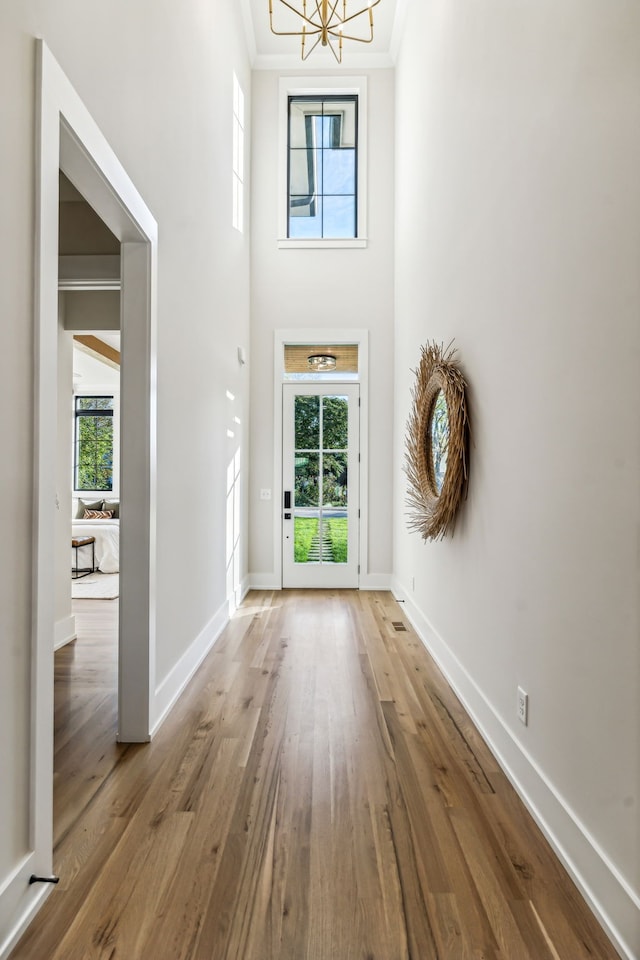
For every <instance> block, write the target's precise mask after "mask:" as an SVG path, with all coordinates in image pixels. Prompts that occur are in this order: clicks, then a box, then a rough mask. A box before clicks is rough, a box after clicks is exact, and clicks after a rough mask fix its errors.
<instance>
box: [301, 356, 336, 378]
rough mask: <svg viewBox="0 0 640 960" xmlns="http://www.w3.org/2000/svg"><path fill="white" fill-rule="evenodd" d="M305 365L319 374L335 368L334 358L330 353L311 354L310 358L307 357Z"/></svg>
mask: <svg viewBox="0 0 640 960" xmlns="http://www.w3.org/2000/svg"><path fill="white" fill-rule="evenodd" d="M307 363H308V364H309V366H310V367H311V369H312V370H315V371H319V372H320V373H322V372H324V371H325V370H335V368H336V358H335V357H334V356H333V354H332V353H312V354H311V356H310V357H307Z"/></svg>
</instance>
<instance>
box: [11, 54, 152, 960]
mask: <svg viewBox="0 0 640 960" xmlns="http://www.w3.org/2000/svg"><path fill="white" fill-rule="evenodd" d="M36 96H37V103H36V137H37V139H36V184H35V210H36V233H35V264H34V282H35V290H34V314H35V315H34V340H35V343H34V361H35V365H34V385H35V398H34V408H35V409H34V418H35V424H34V432H35V436H34V478H33V482H34V513H33V574H32V575H33V622H32V675H31V697H32V699H31V747H30V752H31V756H30V768H31V781H30V782H31V787H30V804H29V808H30V809H29V812H30V836H29V850H28V851H27V852H26V855H25V857H24V859H23V861H22V862H21V863H20V864H17V865H16V869H15V872H14V875H13V877H12V879H11V881H9V882H8V883H6V884H5V885H4V886H3V889H2V891H0V930H9V931H10V933H9V935H8V937H7V939H6V940H5V941H4V942H0V956H2V955H5V954H6V953H8V952H9V950H10V949H11V947H12V945H13V944H14V943H15V942H16V940H17V938H18V937H19V936H20V934H21V933H22V931H23V930H24V929H25V927H26V926H27V924H28V923H29V921H30V920H31V918H32V916H33V914H34V913H35V911H36V910H37V909H38V908H39V906H40V904H41V903H42V901H43V900H44V899H45V897H46V896H47V894H48V893H49V892H50V890H51V885H50V884H46V883H44V884H42V883H35V884H33V885H29V882H28V881H29V877H30V875H31V874H36V875H38V876H48V875H50V874H51V870H52V848H53V651H54V638H55V617H54V575H53V574H54V570H53V565H54V548H55V536H54V532H55V523H54V519H55V518H54V511H55V502H56V499H55V476H54V471H52V470H51V464H52V463H55V449H56V403H55V402H54V398H55V396H56V391H57V352H58V350H57V331H58V178H59V174H58V171H59V169H62V170H63V172H64V173H65V174H66V175H67V176H68V177H69V179H70V180H71V181H72V183H74V185H75V186H76V187H77V188H78V189H79V190H80V192H81V193H82V194H83V196H84V197H85V198H86V199H87V200H88V201H89V203H90V204H91V206H92V207H93V208H94V209H95V210H96V212H97V213H98V215H99V216H100V217H101V218H102V219H103V220H104V221H105V223H106V224H107V226H108V227H109V228H110V229H111V231H112V232H113V233H114V234H115V235H116V236H117V237H118V239H119V240H120V241H121V242H122V244H123V247H122V264H123V277H124V278H125V282H124V284H123V293H122V336H123V348H124V349H123V353H126V356H127V361H126V366H125V364H124V363H123V367H122V390H123V398H124V402H125V403H126V404H127V405H128V407H129V408H131V407H132V406H133V409H134V411H135V415H134V416H127V415H126V411H124V410H123V413H125V415H124V416H123V421H124V422H123V436H122V440H123V443H124V444H126V445H127V457H126V461H127V464H126V466H125V470H126V475H125V472H124V471H123V477H122V492H123V494H124V496H125V497H126V499H127V502H128V503H129V504H130V505H132V504H135V508H134V509H131V506H130V508H129V510H127V509H126V504H125V503H123V513H122V518H123V519H122V524H123V537H122V541H121V553H122V571H123V576H122V578H121V579H122V581H123V584H122V587H123V589H121V601H120V615H121V624H120V669H121V680H122V681H123V682H121V685H120V704H119V708H120V710H119V738H120V739H121V740H138V741H143V740H148V739H149V733H150V730H151V727H152V717H151V711H152V708H153V700H152V695H153V691H154V688H155V661H154V656H155V618H154V608H155V458H156V453H155V363H156V358H155V328H156V297H155V287H156V264H157V225H156V222H155V220H154V218H153V217H152V216H151V213H150V212H149V210H148V208H147V207H146V205H145V203H144V201H143V200H142V198H141V197H140V195H139V194H138V192H137V190H136V189H135V187H134V185H133V183H132V182H131V180H130V179H129V177H128V176H127V174H126V171H125V170H124V168H123V167H122V165H121V164H120V162H119V161H118V159H117V157H116V156H115V154H114V152H113V150H112V149H111V148H110V146H109V144H108V143H107V141H106V140H105V138H104V137H103V135H102V133H101V132H100V130H99V129H98V127H97V125H96V124H95V122H94V121H93V119H92V117H91V116H90V114H89V113H88V111H87V109H86V107H85V106H84V104H83V103H82V101H81V100H80V98H79V96H78V95H77V93H76V92H75V90H74V89H73V87H72V86H71V84H70V83H69V81H68V79H67V77H66V76H65V74H64V73H63V71H62V70H61V68H60V66H59V65H58V63H57V62H56V60H55V59H54V57H53V56H52V54H51V52H50V51H49V49H48V48H47V46H46V45H45V43H44V42H43V41H42V40H38V41H37V77H36ZM125 338H126V340H125ZM136 420H137V423H134V424H133V425H132V422H134V421H136ZM127 421H129V422H130V425H129V427H127V426H125V424H126V423H127ZM130 443H133V444H136V446H135V447H133V448H130V447H129V444H130ZM123 466H124V464H123ZM69 520H71V518H69ZM124 530H127V533H126V534H124ZM65 562H67V557H66V552H65ZM129 581H132V582H130V583H129V586H128V587H126V586H125V583H127V582H129ZM125 674H126V677H125V676H124V675H125Z"/></svg>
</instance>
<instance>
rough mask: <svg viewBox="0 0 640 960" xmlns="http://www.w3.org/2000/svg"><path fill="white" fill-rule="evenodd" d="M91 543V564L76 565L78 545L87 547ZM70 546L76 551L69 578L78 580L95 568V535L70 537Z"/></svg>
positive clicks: (92, 571) (93, 571)
mask: <svg viewBox="0 0 640 960" xmlns="http://www.w3.org/2000/svg"><path fill="white" fill-rule="evenodd" d="M89 544H91V566H90V567H79V566H78V550H79V549H80V547H88V546H89ZM71 546H72V548H73V549H74V550H75V552H76V565H75V567H71V579H72V580H80V579H81V577H88V576H89V574H90V573H95V570H96V538H95V537H72V539H71Z"/></svg>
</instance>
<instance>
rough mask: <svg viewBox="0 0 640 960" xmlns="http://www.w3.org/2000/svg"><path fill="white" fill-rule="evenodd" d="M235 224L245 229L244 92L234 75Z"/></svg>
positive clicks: (240, 228)
mask: <svg viewBox="0 0 640 960" xmlns="http://www.w3.org/2000/svg"><path fill="white" fill-rule="evenodd" d="M232 189H233V226H234V227H235V229H236V230H239V231H240V233H242V232H243V229H244V93H243V92H242V87H241V86H240V84H239V83H238V78H237V77H236V75H235V73H234V75H233V183H232Z"/></svg>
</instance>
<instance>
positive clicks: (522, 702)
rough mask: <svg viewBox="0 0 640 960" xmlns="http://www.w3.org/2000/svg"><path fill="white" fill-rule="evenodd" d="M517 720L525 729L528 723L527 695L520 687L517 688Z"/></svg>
mask: <svg viewBox="0 0 640 960" xmlns="http://www.w3.org/2000/svg"><path fill="white" fill-rule="evenodd" d="M518 720H520V721H521V722H522V723H524V725H525V727H526V726H527V724H528V723H529V694H528V693H525V691H524V690H523V689H522V687H518Z"/></svg>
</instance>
